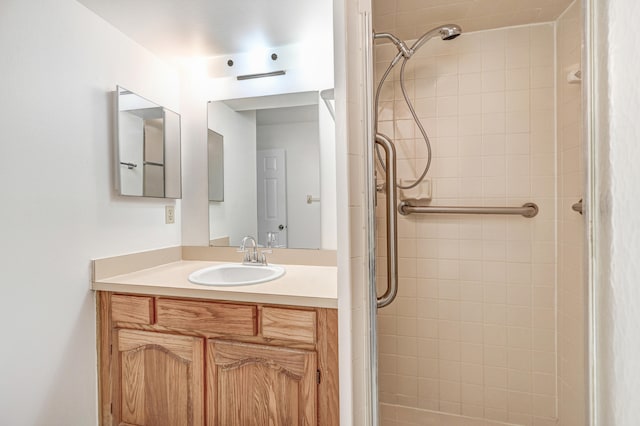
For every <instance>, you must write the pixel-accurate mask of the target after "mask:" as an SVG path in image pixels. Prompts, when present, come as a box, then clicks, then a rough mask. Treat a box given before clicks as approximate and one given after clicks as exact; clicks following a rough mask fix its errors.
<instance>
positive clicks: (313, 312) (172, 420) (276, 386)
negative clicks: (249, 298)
mask: <svg viewBox="0 0 640 426" xmlns="http://www.w3.org/2000/svg"><path fill="white" fill-rule="evenodd" d="M98 312H99V324H98V331H99V352H100V407H101V425H102V426H116V425H117V426H165V425H167V426H182V425H185V426H203V425H207V426H251V425H273V426H279V425H282V426H289V425H301V426H307V425H309V426H311V425H322V426H334V425H338V424H339V407H338V349H337V311H336V310H335V309H324V308H301V307H293V306H274V305H261V304H255V303H236V302H233V303H225V302H218V301H209V300H198V299H180V298H165V297H158V296H137V295H123V294H112V293H109V292H99V293H98Z"/></svg>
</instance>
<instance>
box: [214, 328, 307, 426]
mask: <svg viewBox="0 0 640 426" xmlns="http://www.w3.org/2000/svg"><path fill="white" fill-rule="evenodd" d="M207 345H208V347H207V349H208V350H207V354H208V355H207V356H208V362H207V380H208V385H207V386H208V414H209V422H208V424H209V425H210V426H244V425H272V426H280V425H282V426H285V425H286V426H291V425H315V424H316V418H317V417H316V370H317V357H316V353H315V352H310V351H303V350H295V349H287V348H280V347H274V346H262V345H253V344H245V343H235V342H225V341H216V340H210V341H209V342H208V343H207Z"/></svg>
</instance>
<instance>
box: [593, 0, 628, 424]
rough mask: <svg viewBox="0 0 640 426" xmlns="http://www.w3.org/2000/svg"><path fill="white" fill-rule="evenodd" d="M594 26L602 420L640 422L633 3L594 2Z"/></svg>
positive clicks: (608, 422)
mask: <svg viewBox="0 0 640 426" xmlns="http://www.w3.org/2000/svg"><path fill="white" fill-rule="evenodd" d="M588 4H589V5H593V6H595V7H594V12H593V13H594V17H595V18H596V19H595V20H594V21H595V22H596V27H595V30H596V31H595V37H594V40H596V47H597V50H596V52H595V57H596V61H595V63H596V65H595V66H596V68H597V69H596V71H597V73H598V74H597V75H596V77H597V78H596V91H597V98H596V107H597V109H596V112H595V114H596V117H597V119H596V125H597V127H596V130H597V134H596V139H595V144H594V149H595V150H596V155H597V157H596V160H597V161H596V162H595V164H596V166H595V167H596V173H595V181H596V182H595V188H594V189H595V191H594V192H593V202H594V207H595V209H594V210H593V211H592V212H590V214H591V215H592V218H593V219H594V221H595V223H596V245H595V249H596V254H597V256H598V261H597V262H596V265H595V266H596V273H597V274H598V275H597V280H598V281H597V284H596V303H597V311H596V315H598V317H597V325H598V329H597V333H598V337H597V339H598V341H597V343H596V344H597V350H598V353H597V357H598V358H597V368H598V370H599V371H598V385H599V388H598V398H597V401H598V420H599V424H600V425H603V426H604V425H616V426H631V425H635V424H637V423H638V418H640V405H639V404H638V394H639V393H640V357H639V356H638V354H640V327H638V324H639V323H640V305H639V304H638V301H639V300H640V285H638V277H640V221H639V219H638V211H640V197H638V182H640V167H638V164H639V163H638V161H639V159H640V144H639V143H638V139H639V136H640V121H639V120H638V116H639V114H640V81H639V80H638V74H639V73H640V57H638V55H637V52H638V49H639V48H640V32H638V30H637V16H638V14H639V13H640V4H639V3H638V2H637V1H635V0H619V1H611V2H607V1H599V0H598V1H595V0H592V1H589V2H588Z"/></svg>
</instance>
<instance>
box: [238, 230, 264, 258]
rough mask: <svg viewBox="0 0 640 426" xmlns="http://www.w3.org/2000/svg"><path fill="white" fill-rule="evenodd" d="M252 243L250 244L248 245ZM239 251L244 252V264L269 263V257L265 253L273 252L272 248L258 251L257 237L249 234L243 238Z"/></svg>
mask: <svg viewBox="0 0 640 426" xmlns="http://www.w3.org/2000/svg"><path fill="white" fill-rule="evenodd" d="M249 243H250V245H248V244H249ZM238 251H239V252H242V253H244V256H243V258H242V263H243V264H244V265H267V257H266V256H265V253H271V250H262V251H258V243H257V242H256V239H255V238H253V237H252V236H250V235H247V236H246V237H244V238H243V239H242V243H241V244H240V249H239V250H238Z"/></svg>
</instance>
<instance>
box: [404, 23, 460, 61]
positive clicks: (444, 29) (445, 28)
mask: <svg viewBox="0 0 640 426" xmlns="http://www.w3.org/2000/svg"><path fill="white" fill-rule="evenodd" d="M460 34H462V28H460V26H459V25H456V24H447V25H442V26H439V27H436V28H433V29H431V30H429V31H427V32H426V33H424V34H423V35H422V36H421V37H420V38H419V39H418V40H416V42H415V43H413V46H411V49H410V50H411V54H412V55H413V54H414V53H415V52H416V50H418V49H420V48H421V47H422V45H423V44H425V43H426V42H427V41H429V40H430V39H432V38H433V37H435V36H440V38H441V39H442V40H453V39H454V38H456V37H458V36H459V35H460Z"/></svg>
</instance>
